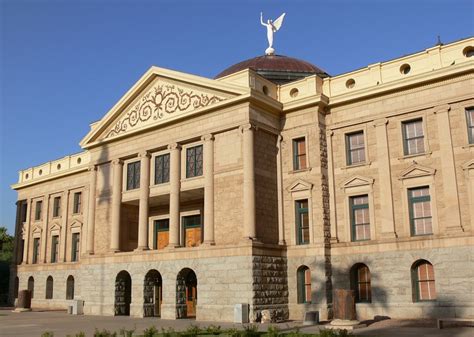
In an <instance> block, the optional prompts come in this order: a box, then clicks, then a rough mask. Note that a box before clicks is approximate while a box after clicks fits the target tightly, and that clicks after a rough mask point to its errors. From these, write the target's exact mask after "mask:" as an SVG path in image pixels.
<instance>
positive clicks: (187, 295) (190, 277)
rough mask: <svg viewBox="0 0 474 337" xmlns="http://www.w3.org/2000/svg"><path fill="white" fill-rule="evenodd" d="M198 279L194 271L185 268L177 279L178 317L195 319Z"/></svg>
mask: <svg viewBox="0 0 474 337" xmlns="http://www.w3.org/2000/svg"><path fill="white" fill-rule="evenodd" d="M196 305H197V278H196V274H195V273H194V271H193V270H191V269H189V268H184V269H183V270H181V271H180V272H179V274H178V277H177V279H176V317H177V318H195V317H196Z"/></svg>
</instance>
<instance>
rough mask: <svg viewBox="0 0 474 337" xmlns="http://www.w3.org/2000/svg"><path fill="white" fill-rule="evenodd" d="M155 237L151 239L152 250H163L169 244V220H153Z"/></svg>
mask: <svg viewBox="0 0 474 337" xmlns="http://www.w3.org/2000/svg"><path fill="white" fill-rule="evenodd" d="M154 227H155V236H154V237H153V249H163V248H165V247H166V246H168V243H169V230H170V220H169V219H160V220H155V226H154Z"/></svg>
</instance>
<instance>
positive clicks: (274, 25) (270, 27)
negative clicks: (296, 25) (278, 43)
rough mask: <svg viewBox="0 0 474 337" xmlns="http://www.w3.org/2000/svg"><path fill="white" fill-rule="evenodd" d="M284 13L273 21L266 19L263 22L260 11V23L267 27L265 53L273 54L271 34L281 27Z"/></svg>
mask: <svg viewBox="0 0 474 337" xmlns="http://www.w3.org/2000/svg"><path fill="white" fill-rule="evenodd" d="M285 15H286V13H283V14H282V15H280V16H279V17H278V19H276V20H275V21H272V20H267V23H265V22H264V21H263V13H262V12H260V23H261V24H262V26H265V27H267V39H268V48H267V49H266V50H265V54H266V55H274V54H275V49H273V34H274V33H276V32H277V31H278V30H279V29H280V28H281V25H282V24H283V19H284V18H285Z"/></svg>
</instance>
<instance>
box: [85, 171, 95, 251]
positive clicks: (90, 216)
mask: <svg viewBox="0 0 474 337" xmlns="http://www.w3.org/2000/svg"><path fill="white" fill-rule="evenodd" d="M89 179H90V183H89V198H88V207H87V249H86V254H89V255H92V254H94V231H95V207H96V206H95V203H96V196H95V194H96V189H97V166H95V165H91V166H89Z"/></svg>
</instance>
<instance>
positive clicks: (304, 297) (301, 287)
mask: <svg viewBox="0 0 474 337" xmlns="http://www.w3.org/2000/svg"><path fill="white" fill-rule="evenodd" d="M296 286H297V289H296V294H297V302H298V303H311V270H310V269H309V267H308V266H306V265H302V266H299V267H298V269H297V270H296Z"/></svg>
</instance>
